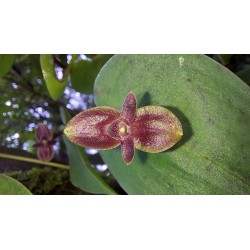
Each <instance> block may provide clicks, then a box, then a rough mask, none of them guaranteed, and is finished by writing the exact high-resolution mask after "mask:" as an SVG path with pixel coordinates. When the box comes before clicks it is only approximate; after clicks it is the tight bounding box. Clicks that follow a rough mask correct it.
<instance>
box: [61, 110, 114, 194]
mask: <svg viewBox="0 0 250 250" xmlns="http://www.w3.org/2000/svg"><path fill="white" fill-rule="evenodd" d="M60 114H61V119H62V121H63V123H64V124H66V123H67V122H68V121H69V120H70V115H69V113H68V112H66V110H64V109H62V108H61V109H60ZM63 141H64V143H65V145H66V148H67V152H68V157H69V165H70V181H71V182H72V184H73V185H75V186H76V187H78V188H80V189H82V190H84V191H86V192H89V193H94V194H116V192H115V191H114V190H113V189H112V188H111V187H110V186H109V185H108V184H107V183H106V182H105V181H104V180H103V179H102V178H101V177H100V176H99V175H98V173H97V172H96V171H95V169H94V168H93V167H92V166H91V165H90V162H89V160H88V158H87V154H86V152H85V151H84V148H81V147H78V146H76V145H75V144H73V143H71V142H70V141H69V140H68V139H67V137H66V136H63Z"/></svg>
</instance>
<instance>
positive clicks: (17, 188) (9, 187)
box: [0, 174, 31, 195]
mask: <svg viewBox="0 0 250 250" xmlns="http://www.w3.org/2000/svg"><path fill="white" fill-rule="evenodd" d="M3 194H5V195H20V194H21V195H29V194H31V192H30V191H29V190H28V189H27V188H26V187H25V186H24V185H23V184H22V183H20V182H18V181H17V180H15V179H13V178H11V177H9V176H7V175H3V174H0V195H3Z"/></svg>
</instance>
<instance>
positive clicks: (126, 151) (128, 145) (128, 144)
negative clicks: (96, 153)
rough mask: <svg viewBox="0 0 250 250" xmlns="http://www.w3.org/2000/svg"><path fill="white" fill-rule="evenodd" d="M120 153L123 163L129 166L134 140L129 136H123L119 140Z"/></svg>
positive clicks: (133, 149) (132, 154)
mask: <svg viewBox="0 0 250 250" xmlns="http://www.w3.org/2000/svg"><path fill="white" fill-rule="evenodd" d="M121 151H122V159H123V161H124V162H125V163H126V164H127V165H129V164H130V163H131V161H132V160H133V158H134V154H135V147H134V139H133V137H132V136H131V135H127V136H124V137H123V138H122V139H121Z"/></svg>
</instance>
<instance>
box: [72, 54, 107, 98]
mask: <svg viewBox="0 0 250 250" xmlns="http://www.w3.org/2000/svg"><path fill="white" fill-rule="evenodd" d="M111 56H112V55H97V56H96V57H94V59H93V60H92V61H88V60H82V61H78V62H76V63H74V64H73V65H72V69H71V83H72V87H73V88H74V89H75V90H76V91H79V92H83V93H86V94H92V93H93V86H94V81H95V79H96V76H97V75H98V73H99V71H100V70H101V68H102V67H103V65H104V64H105V63H106V62H107V61H108V59H110V57H111Z"/></svg>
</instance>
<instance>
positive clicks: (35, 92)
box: [0, 54, 250, 194]
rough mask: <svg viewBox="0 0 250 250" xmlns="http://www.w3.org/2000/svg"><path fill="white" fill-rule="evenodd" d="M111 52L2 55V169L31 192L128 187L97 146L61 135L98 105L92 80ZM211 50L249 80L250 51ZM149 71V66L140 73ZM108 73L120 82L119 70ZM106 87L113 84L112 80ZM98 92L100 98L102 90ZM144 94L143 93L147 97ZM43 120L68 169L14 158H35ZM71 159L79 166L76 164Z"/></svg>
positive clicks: (107, 190)
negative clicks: (83, 146) (79, 146)
mask: <svg viewBox="0 0 250 250" xmlns="http://www.w3.org/2000/svg"><path fill="white" fill-rule="evenodd" d="M111 56H112V55H84V54H81V55H42V56H40V55H0V92H1V98H0V113H1V116H2V126H1V127H0V141H1V148H0V153H4V154H6V155H9V156H10V158H2V157H1V158H0V173H4V174H5V175H7V176H10V177H13V178H14V179H16V180H18V181H20V182H21V183H22V184H23V185H24V186H26V187H27V188H28V189H29V190H30V191H31V192H32V193H33V194H87V193H118V194H125V193H126V192H125V191H124V190H123V189H122V188H121V187H120V185H119V184H118V182H117V180H116V179H117V177H116V178H114V177H113V175H112V174H111V173H110V171H109V168H108V166H107V164H105V163H110V162H109V161H108V159H106V158H105V157H104V159H106V161H105V163H104V162H103V160H102V158H101V157H100V154H99V153H98V152H97V151H95V150H88V149H72V147H75V145H71V144H70V143H69V142H67V141H66V140H67V139H65V138H64V139H63V137H62V129H63V127H64V124H65V122H66V120H68V119H69V118H70V117H72V116H74V115H76V114H77V113H79V112H80V111H82V110H85V109H87V108H90V107H93V106H95V104H94V95H93V94H94V92H93V86H94V81H95V79H96V77H97V75H98V74H99V72H100V70H101V68H102V67H103V65H104V64H105V63H106V62H107V61H108V60H109V59H110V58H111ZM208 56H209V57H211V58H212V59H213V60H215V61H217V62H219V63H220V64H222V65H224V66H225V67H226V68H228V69H229V70H230V71H231V72H233V74H236V75H238V76H239V77H241V78H242V80H244V81H245V82H246V83H247V84H249V83H250V56H249V55H208ZM149 72H150V68H149V69H148V70H147V71H144V72H141V74H150V73H149ZM121 74H122V72H121ZM110 77H111V78H112V77H113V82H114V84H115V83H117V84H118V82H117V80H118V78H116V77H115V73H114V74H113V75H110ZM58 86H59V87H58ZM102 87H103V88H109V86H108V85H107V86H102ZM115 87H117V88H118V89H117V90H120V88H121V86H119V85H116V86H113V88H115ZM151 87H152V88H154V86H151ZM223 88H226V86H223ZM222 91H223V89H222ZM114 92H115V91H114ZM96 94H97V95H99V97H98V98H101V97H100V95H101V93H100V92H99V93H98V92H96ZM104 96H105V95H104ZM124 97H125V95H124ZM109 98H110V96H109ZM146 99H147V96H144V101H145V100H146ZM98 104H101V102H100V103H98ZM121 104H122V101H121ZM121 104H120V105H121ZM141 104H142V103H141ZM141 104H139V105H141ZM116 105H118V104H116ZM159 105H160V103H159ZM117 108H120V107H119V106H117ZM39 123H44V124H47V125H48V127H49V128H50V129H52V131H53V132H54V136H55V139H56V144H55V152H56V155H55V158H54V160H53V162H57V163H61V164H64V165H70V166H71V167H70V171H68V170H64V169H59V168H53V167H51V166H46V165H44V164H34V163H30V162H25V161H17V160H14V159H13V157H12V158H11V156H13V155H19V156H24V157H27V158H31V159H32V158H33V159H35V158H36V149H35V148H34V147H32V145H33V144H34V143H35V137H34V131H35V128H36V127H37V125H38V124H39ZM77 150H80V151H81V153H80V155H78V156H79V157H78V160H77V158H74V157H72V154H69V152H74V153H77V152H79V151H77ZM112 152H114V151H112ZM72 160H74V163H72ZM75 161H76V162H75ZM72 164H73V165H74V166H79V167H77V169H75V168H74V167H73V168H72ZM131 169H132V168H131ZM82 173H88V177H87V178H79V174H82ZM76 177H78V178H76ZM83 180H84V181H83ZM119 182H120V180H119ZM72 184H73V185H72ZM89 187H91V188H89ZM127 192H128V191H127Z"/></svg>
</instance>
